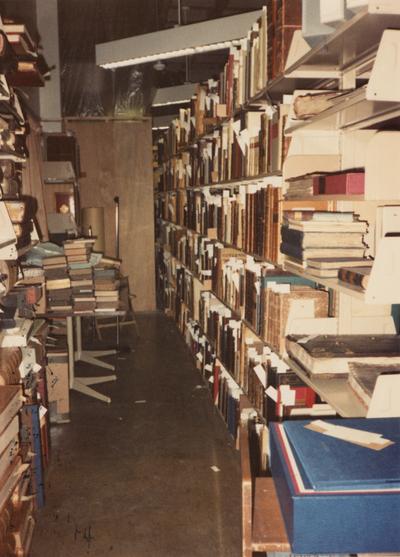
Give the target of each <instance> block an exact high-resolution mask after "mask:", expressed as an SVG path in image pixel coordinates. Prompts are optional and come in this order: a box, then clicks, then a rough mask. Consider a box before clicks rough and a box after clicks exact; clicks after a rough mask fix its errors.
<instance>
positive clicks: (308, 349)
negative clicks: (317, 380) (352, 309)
mask: <svg viewBox="0 0 400 557" xmlns="http://www.w3.org/2000/svg"><path fill="white" fill-rule="evenodd" d="M286 349H287V352H288V354H289V355H290V356H291V357H292V358H293V359H294V360H296V361H297V362H299V364H300V365H301V366H302V367H303V368H304V369H305V370H306V371H307V372H308V373H309V374H310V375H316V374H318V375H320V374H327V375H331V374H332V375H337V374H341V375H347V374H348V373H349V364H350V363H351V362H363V363H366V364H380V365H383V364H384V365H389V364H390V365H400V336H398V335H373V336H372V335H318V336H315V337H311V338H310V337H309V336H301V335H289V336H288V337H287V339H286Z"/></svg>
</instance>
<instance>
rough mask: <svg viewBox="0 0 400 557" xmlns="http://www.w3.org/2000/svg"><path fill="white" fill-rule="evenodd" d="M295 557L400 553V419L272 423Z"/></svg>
mask: <svg viewBox="0 0 400 557" xmlns="http://www.w3.org/2000/svg"><path fill="white" fill-rule="evenodd" d="M270 435H271V437H270V442H271V470H272V476H273V478H274V482H275V486H276V490H277V493H278V498H279V503H280V506H281V510H282V515H283V517H284V521H285V525H286V530H287V534H288V537H289V541H290V543H291V546H292V551H293V552H294V553H374V552H379V553H382V552H399V551H400V528H399V520H398V519H399V516H400V419H399V418H377V419H368V420H367V419H343V420H324V421H322V420H317V421H313V422H310V421H304V420H302V421H287V422H284V423H282V424H278V423H273V424H270Z"/></svg>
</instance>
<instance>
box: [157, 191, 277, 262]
mask: <svg viewBox="0 0 400 557" xmlns="http://www.w3.org/2000/svg"><path fill="white" fill-rule="evenodd" d="M281 195H282V193H281V188H280V187H275V186H270V185H266V184H263V183H257V184H249V185H248V186H241V187H238V188H237V189H236V188H235V189H221V190H217V191H215V192H209V191H201V192H190V191H183V192H178V193H177V194H176V195H172V194H170V195H163V196H160V197H158V198H157V200H156V204H157V207H156V210H157V216H158V217H159V218H161V219H163V220H166V221H170V222H173V223H175V224H178V225H181V226H184V227H186V228H188V229H191V230H194V231H196V232H198V233H200V234H202V235H204V236H208V237H210V238H215V239H218V240H220V241H221V242H224V243H226V244H229V245H231V246H234V247H236V248H238V249H241V250H243V251H245V252H246V253H248V254H253V255H257V256H259V257H260V258H262V259H265V260H268V261H272V262H277V261H278V258H279V243H280V222H281V212H282V209H283V208H284V204H282V203H281Z"/></svg>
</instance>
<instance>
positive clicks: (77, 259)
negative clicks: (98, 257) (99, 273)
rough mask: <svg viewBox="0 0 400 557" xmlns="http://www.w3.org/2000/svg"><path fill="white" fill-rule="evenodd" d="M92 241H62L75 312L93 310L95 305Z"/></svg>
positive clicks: (81, 239) (86, 239) (81, 312)
mask: <svg viewBox="0 0 400 557" xmlns="http://www.w3.org/2000/svg"><path fill="white" fill-rule="evenodd" d="M94 242H95V240H94V239H92V238H77V239H75V240H67V241H66V242H64V252H65V255H66V258H67V263H68V274H69V277H70V279H71V288H72V301H73V308H74V313H76V314H85V313H90V312H93V311H94V309H95V307H96V299H95V297H94V285H93V271H92V265H91V263H90V255H91V253H92V249H93V244H94Z"/></svg>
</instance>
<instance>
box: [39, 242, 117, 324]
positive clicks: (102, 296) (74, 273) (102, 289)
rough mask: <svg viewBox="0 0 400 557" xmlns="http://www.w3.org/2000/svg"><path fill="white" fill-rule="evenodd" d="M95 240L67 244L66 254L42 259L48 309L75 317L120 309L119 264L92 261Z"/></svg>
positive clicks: (98, 259)
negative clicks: (72, 314)
mask: <svg viewBox="0 0 400 557" xmlns="http://www.w3.org/2000/svg"><path fill="white" fill-rule="evenodd" d="M94 242H95V240H93V239H90V238H77V239H75V240H67V241H66V242H65V243H64V248H63V253H61V254H57V255H54V256H50V257H46V258H44V259H43V268H44V274H45V279H46V291H47V301H48V309H49V310H50V311H54V312H58V313H74V314H76V315H85V314H91V313H93V312H98V313H102V312H112V311H115V310H117V309H118V307H119V286H120V280H119V269H118V267H119V262H118V261H116V260H115V261H111V260H109V261H106V260H105V259H104V258H103V259H102V258H101V256H100V257H98V258H95V259H96V260H97V264H95V261H94V260H92V248H93V244H94Z"/></svg>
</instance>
